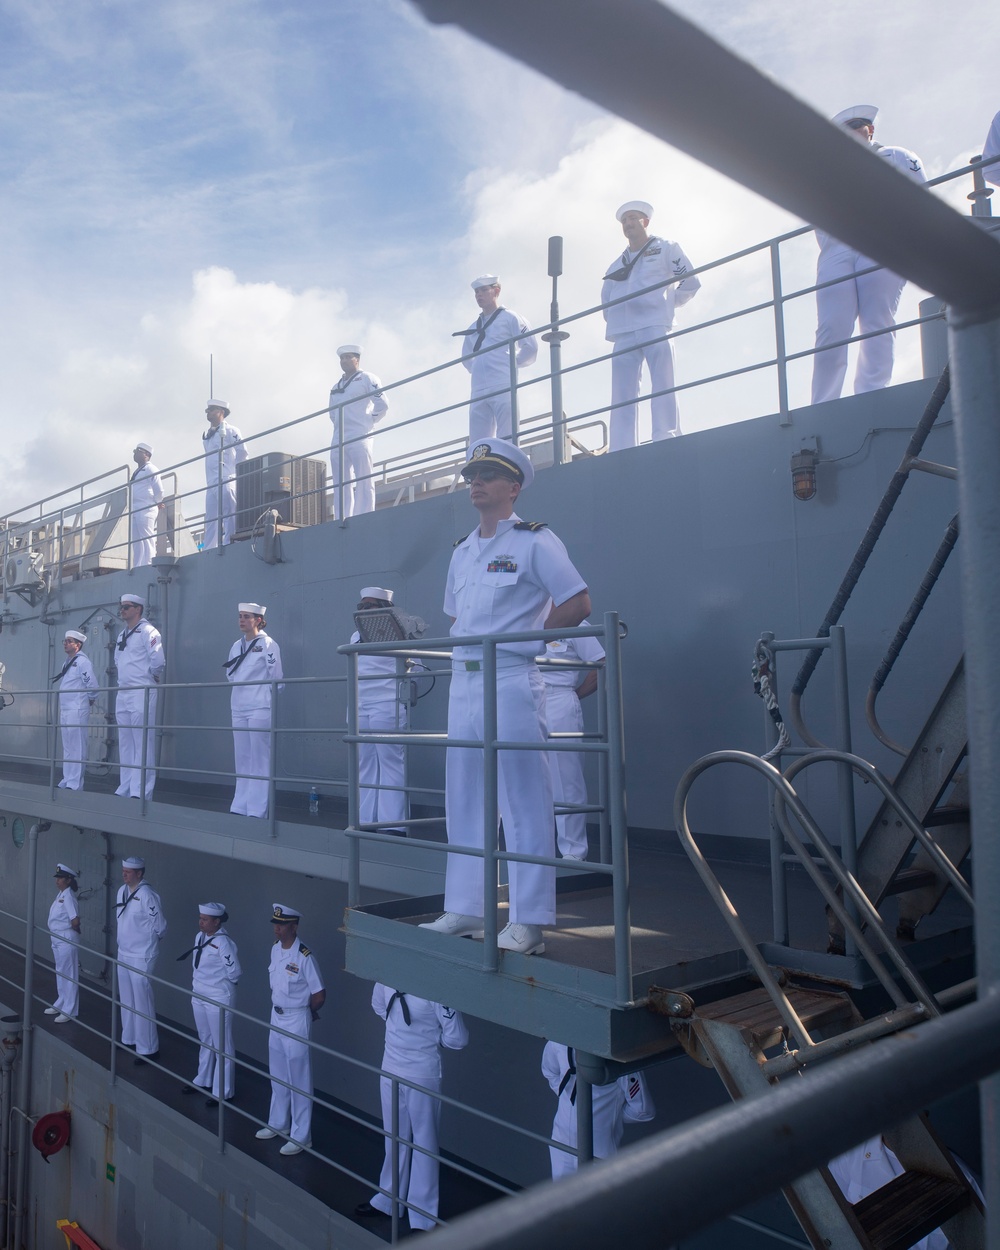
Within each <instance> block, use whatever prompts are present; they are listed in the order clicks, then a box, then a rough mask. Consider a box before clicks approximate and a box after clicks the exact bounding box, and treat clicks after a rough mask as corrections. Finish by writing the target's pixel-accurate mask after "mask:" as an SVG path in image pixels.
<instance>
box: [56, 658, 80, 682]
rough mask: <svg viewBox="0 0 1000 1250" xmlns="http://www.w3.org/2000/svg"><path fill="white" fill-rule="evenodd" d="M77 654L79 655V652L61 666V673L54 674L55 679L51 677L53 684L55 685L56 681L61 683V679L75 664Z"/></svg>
mask: <svg viewBox="0 0 1000 1250" xmlns="http://www.w3.org/2000/svg"><path fill="white" fill-rule="evenodd" d="M79 654H80V653H79V651H78V652H77V653H76V655H74V656H73V657H72V658H71V659H69V660H67V661H66V663H65V664H64V665H63V666H62V672H61V673H56V675H55V677H53V678H52V681H53V683H55V682H57V681H62V679H63V678H64V677H65V676H66V674H67V673H68V672H69V670H70V669H71V668H72V667H73V665H74V664H75V663H76V661H77V658H78V656H79Z"/></svg>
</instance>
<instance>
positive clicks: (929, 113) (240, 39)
mask: <svg viewBox="0 0 1000 1250" xmlns="http://www.w3.org/2000/svg"><path fill="white" fill-rule="evenodd" d="M541 2H544V0H540V3H541ZM678 7H679V8H681V9H682V10H683V11H685V12H687V13H688V15H689V16H691V17H692V18H694V19H695V20H697V21H699V22H700V23H701V24H702V25H703V26H704V27H705V28H706V29H708V30H709V31H710V32H711V33H713V34H714V35H715V36H716V37H717V38H719V39H720V40H722V42H724V43H726V44H728V45H729V46H731V47H735V48H738V49H739V51H740V53H741V54H742V55H744V56H746V57H748V58H749V59H751V60H753V61H754V62H755V63H756V64H758V65H760V66H761V67H762V68H764V69H765V70H767V71H768V72H770V73H772V74H774V75H775V77H777V78H778V79H779V80H780V81H781V82H783V83H784V84H785V85H787V86H788V87H789V88H790V89H791V90H793V91H794V92H796V93H797V94H799V95H801V96H802V97H803V98H805V99H807V100H808V101H810V102H811V103H813V104H814V105H815V106H816V107H817V108H819V109H820V110H822V111H824V112H833V111H835V110H836V109H838V108H840V107H842V106H843V105H844V104H849V103H853V102H855V100H856V99H866V100H867V99H871V100H873V101H874V102H876V103H879V104H881V105H882V110H883V111H882V116H881V118H880V126H879V134H878V137H879V138H880V139H882V140H884V141H885V142H896V143H901V144H903V145H904V146H908V147H912V148H914V149H916V150H917V151H918V152H919V153H920V154H921V155H922V156H923V158H924V161H925V163H926V165H927V166H928V168H929V171H930V172H931V173H932V174H936V173H940V172H943V171H944V170H945V169H947V168H949V167H950V166H953V165H955V164H957V163H959V161H961V160H963V159H965V158H966V157H967V156H968V155H969V154H971V153H972V152H975V151H978V150H979V148H980V145H981V143H982V140H983V138H984V136H985V133H986V129H987V127H988V124H989V121H990V118H991V117H992V115H993V113H994V112H995V111H996V110H997V109H998V108H1000V86H998V85H997V78H996V48H997V47H998V46H1000V16H998V6H997V5H996V4H995V3H993V2H990V3H986V2H985V0H972V2H971V3H966V4H963V5H962V6H961V8H960V9H956V10H955V16H954V17H952V18H951V20H950V21H949V22H948V23H947V24H943V23H942V20H941V6H940V3H939V0H907V3H906V4H894V5H872V4H871V3H870V0H868V2H866V3H861V2H860V0H841V2H839V3H838V2H837V0H827V2H826V3H819V2H816V3H813V2H812V0H808V2H806V0H799V3H792V4H789V3H787V0H785V2H784V3H778V2H777V0H756V2H754V0H743V2H741V3H730V2H729V0H715V2H713V0H699V2H698V3H694V2H693V0H688V2H687V3H684V4H681V5H679V6H678ZM633 37H635V32H630V31H623V38H626V39H628V38H633ZM0 91H2V100H0V105H2V108H0V188H2V196H3V202H2V212H0V264H2V272H3V276H4V292H5V299H4V300H3V303H2V308H0V332H2V335H3V346H4V352H3V358H4V387H3V392H2V395H0V406H2V407H0V419H2V421H3V429H4V431H5V452H6V460H7V463H8V466H9V468H11V469H13V477H14V480H15V483H16V485H15V486H14V487H13V488H12V489H11V491H10V493H9V494H8V497H7V502H6V506H7V507H9V506H14V505H16V504H19V503H24V502H27V501H29V500H31V499H33V498H36V497H38V496H40V495H43V494H48V493H50V492H51V491H54V490H55V489H58V488H60V487H63V486H66V485H69V484H70V483H72V482H74V481H79V480H81V479H82V478H84V477H88V476H91V475H93V474H96V473H98V472H101V471H102V470H103V469H105V468H110V467H111V466H113V465H116V464H122V463H124V462H125V461H127V459H128V455H129V451H130V449H131V447H132V446H133V445H134V442H135V441H137V440H138V439H140V438H142V439H145V440H147V441H150V442H152V443H154V445H155V446H156V460H157V461H158V462H159V463H160V464H161V465H162V464H166V463H169V462H172V461H177V460H180V459H182V458H184V457H186V456H190V455H194V454H196V452H197V443H198V436H199V434H200V432H201V429H202V428H203V426H202V422H203V409H204V401H205V398H206V396H207V381H208V356H209V353H213V354H214V357H215V376H216V393H217V394H223V395H224V396H225V397H226V398H228V399H229V401H230V403H231V404H232V406H233V419H234V420H235V421H236V423H237V424H238V425H240V426H241V428H242V429H243V432H244V434H247V433H250V432H253V431H257V430H260V429H263V428H265V426H267V425H272V424H275V423H276V422H278V421H280V420H284V419H290V418H292V417H295V416H299V415H301V414H302V413H304V412H307V411H312V410H315V409H318V408H321V407H323V406H324V404H325V402H326V400H325V394H326V391H327V390H328V388H329V385H330V383H331V382H332V381H333V380H335V378H336V376H337V372H338V371H337V368H336V361H335V359H334V356H333V348H334V346H335V345H336V344H337V343H339V342H341V341H344V340H355V341H357V340H358V339H359V338H360V339H361V340H362V341H363V342H364V343H365V346H366V356H365V360H364V364H365V365H366V366H367V367H369V368H371V369H372V370H374V371H375V372H377V373H379V374H380V375H381V377H382V379H383V381H386V382H388V381H390V380H393V379H396V378H399V377H403V376H405V375H407V374H409V373H412V372H415V371H417V370H419V369H422V368H426V367H428V366H430V365H432V364H435V363H439V362H443V361H444V360H446V359H448V358H449V357H451V356H452V355H453V354H454V350H455V340H453V339H452V338H451V337H450V333H451V331H452V330H455V329H459V328H460V327H462V326H463V325H465V324H467V323H468V322H469V321H470V320H471V319H472V317H473V315H474V314H475V311H476V309H475V306H474V304H473V302H472V297H471V292H470V291H469V288H468V282H469V279H470V278H471V277H473V276H474V275H475V274H477V273H480V272H482V271H483V270H487V269H488V270H492V271H495V272H499V273H500V274H501V276H502V278H503V281H504V299H505V302H508V303H509V304H510V305H511V306H512V307H514V308H516V309H517V310H518V311H519V312H521V313H522V314H523V315H524V316H525V317H526V318H527V319H528V320H529V321H530V322H541V321H544V320H545V317H546V313H547V306H548V280H547V279H546V277H545V241H546V239H547V237H548V235H550V234H553V233H560V234H563V235H564V236H565V239H566V278H565V280H564V282H563V292H562V303H563V309H564V311H565V312H570V311H574V310H576V309H578V308H582V307H585V306H587V305H589V304H591V303H593V302H595V301H596V299H597V296H598V290H599V277H600V273H601V272H602V271H603V269H604V267H605V266H606V265H607V263H608V261H609V260H610V259H611V257H612V256H613V255H614V254H615V252H616V251H617V250H619V249H620V247H621V238H620V234H619V233H618V227H617V225H616V223H615V222H614V219H613V212H614V209H615V207H616V206H617V204H618V203H620V202H621V201H622V200H624V199H629V198H633V197H636V196H641V197H643V198H648V199H650V200H651V201H652V202H653V203H654V204H655V205H656V206H657V215H656V217H655V218H654V222H653V228H654V229H656V230H657V231H658V232H659V233H662V234H664V235H666V236H667V237H672V238H676V239H678V240H679V241H680V242H681V243H682V244H683V246H684V247H685V249H686V250H687V252H688V253H689V255H690V256H691V257H692V259H694V260H695V262H696V263H697V262H704V261H707V260H710V259H713V258H715V257H718V256H720V255H724V254H726V253H727V252H730V251H732V250H734V249H735V248H737V247H741V246H744V245H746V244H747V243H749V242H752V241H756V240H758V239H761V238H764V237H766V236H768V235H769V234H774V233H777V232H778V231H780V230H782V229H786V228H788V227H789V226H791V225H794V224H796V223H794V222H792V221H791V220H790V219H789V218H788V217H787V215H786V214H784V213H782V212H780V211H779V210H777V209H774V208H773V207H772V206H770V205H768V204H766V203H765V202H763V201H761V200H759V199H757V198H756V197H753V196H751V195H749V194H748V193H745V192H743V191H742V190H741V189H739V188H736V187H734V186H733V185H732V184H730V183H728V182H726V180H724V179H721V178H720V177H718V176H717V175H715V174H714V173H712V172H711V171H708V170H705V169H704V168H702V167H701V166H699V165H698V164H697V163H696V162H694V161H692V160H691V159H690V158H688V157H686V156H683V155H681V154H679V153H677V152H676V151H674V150H673V149H671V148H669V147H667V146H666V145H664V144H662V143H660V142H658V141H655V140H652V139H650V138H648V137H647V136H645V135H643V134H641V133H640V132H638V131H636V130H635V129H634V128H632V127H630V126H627V125H625V124H624V123H621V122H618V121H617V120H615V119H612V118H609V117H607V116H605V115H604V114H602V113H601V112H600V111H599V110H597V109H595V108H593V107H592V106H590V105H589V104H587V103H585V102H583V101H581V100H579V99H577V98H576V97H572V96H569V95H567V94H565V93H563V92H562V91H560V90H559V89H557V88H555V87H553V86H552V85H551V84H548V83H547V82H545V81H544V80H543V79H541V78H540V77H538V76H537V75H536V74H534V73H532V72H531V71H528V70H524V69H522V68H521V67H519V66H517V65H514V64H512V63H510V62H508V61H507V60H506V59H504V58H503V57H501V56H499V55H498V54H496V53H494V52H492V51H491V50H489V49H486V48H484V47H482V46H481V45H479V44H477V43H475V42H474V41H472V40H469V39H467V38H466V37H465V36H464V35H462V34H461V33H460V32H457V31H454V30H451V29H447V28H435V27H431V26H428V25H427V24H426V23H425V22H424V21H423V19H422V18H421V16H420V15H419V14H418V13H417V12H416V11H415V10H414V9H412V8H411V7H410V6H409V5H408V4H406V3H405V0H367V2H366V3H360V2H355V0H339V2H338V3H337V4H336V5H328V4H319V3H301V2H295V0H285V2H283V3H282V4H280V5H275V4H273V3H271V4H268V3H263V2H258V0H202V2H201V3H197V4H196V3H192V2H190V0H158V3H156V4H154V5H139V4H135V3H134V2H126V0H104V2H103V3H101V2H93V3H89V4H85V5H80V4H78V3H71V2H70V0H32V2H31V3H28V2H27V0H2V2H0ZM780 141H781V137H780V136H778V135H776V136H775V142H780ZM956 203H958V204H961V199H960V196H958V197H956ZM814 257H815V249H814V247H812V245H811V244H809V243H808V241H807V242H806V243H804V244H803V245H802V246H801V248H800V249H799V250H798V251H797V252H793V253H792V254H790V256H789V267H790V272H792V273H794V274H796V275H798V276H799V277H801V281H802V284H803V285H804V284H806V283H807V282H808V280H809V270H810V268H811V266H812V264H813V263H814ZM761 281H762V278H761V275H760V274H759V273H750V272H749V271H746V272H744V271H741V272H736V271H733V273H731V274H729V275H726V274H724V273H723V274H720V275H719V277H718V278H717V279H715V280H714V284H713V286H712V288H711V289H709V286H708V284H706V289H705V290H704V291H703V292H702V294H701V295H700V296H699V300H698V302H697V303H695V304H692V305H691V306H690V308H691V313H692V315H693V312H694V310H695V309H697V310H698V312H699V316H702V317H703V316H707V315H709V314H710V312H711V311H712V310H713V309H722V308H725V307H728V306H730V305H732V304H733V301H736V300H739V299H741V298H745V297H747V298H756V297H757V295H756V293H757V292H758V291H759V290H760V289H761V286H760V284H761ZM917 294H918V293H916V292H908V293H907V296H906V297H905V299H906V300H908V301H909V302H910V305H911V306H912V305H913V304H915V301H916V298H917ZM803 303H805V301H803ZM904 307H905V305H904ZM811 317H812V312H811V309H810V310H806V309H805V308H803V309H802V310H801V316H800V321H801V325H800V326H798V333H799V336H800V338H801V341H802V345H803V346H806V345H808V339H809V337H810V335H811ZM753 340H754V333H750V332H748V333H747V334H745V335H743V336H742V337H737V338H734V339H731V340H727V341H725V342H721V341H720V342H716V343H714V344H709V343H706V345H705V346H704V348H703V349H699V348H697V347H696V346H694V345H693V343H692V345H691V346H687V345H685V346H684V347H683V348H679V354H680V364H679V368H682V367H684V366H685V360H684V356H683V352H687V362H686V364H687V366H688V367H690V368H694V367H695V364H696V363H697V365H698V368H700V369H702V370H704V371H705V372H707V371H710V370H711V368H712V366H713V364H714V365H715V367H716V368H721V367H726V365H727V363H728V362H729V361H731V360H732V359H733V358H736V357H740V356H741V355H742V354H743V353H752V351H753V350H755V346H754V342H753ZM600 341H601V334H600V329H599V326H598V325H597V323H596V321H595V322H593V323H588V324H583V325H581V326H580V327H579V328H578V329H577V330H576V331H575V334H574V340H571V344H570V345H568V347H567V355H568V357H569V358H581V357H582V355H584V354H586V353H587V352H589V351H596V350H598V349H599V347H600ZM699 351H701V356H699ZM572 353H577V355H576V356H575V357H573V356H572ZM702 356H703V357H704V359H702V358H701V357H702ZM916 368H917V362H916V353H915V347H911V348H908V347H907V346H906V345H905V344H904V343H903V342H901V344H900V367H899V374H900V376H908V373H907V371H909V375H912V374H913V371H914V370H915V369H916ZM538 371H540V370H536V372H538ZM463 388H464V378H463V377H462V376H461V375H458V374H457V373H456V374H455V376H445V377H444V378H441V379H439V380H436V381H435V382H434V383H428V384H425V385H423V386H417V387H413V388H411V389H410V390H409V391H408V392H406V393H399V394H398V396H397V400H398V402H395V404H394V409H393V415H394V416H396V417H398V418H405V417H408V416H412V415H415V414H416V413H417V412H418V411H419V410H420V407H421V405H426V406H430V405H432V404H441V403H444V402H447V401H450V400H454V401H457V400H458V399H459V398H460V397H461V395H462V393H463ZM574 388H575V389H574ZM536 390H537V391H538V392H539V395H538V400H537V403H535V401H534V400H531V399H530V397H529V405H531V404H533V405H534V407H535V409H536V410H538V411H542V410H544V409H545V407H546V405H545V403H544V402H543V397H542V395H541V388H536ZM606 390H607V381H606V378H604V376H603V375H598V374H597V373H593V374H591V375H590V376H589V377H586V376H585V375H581V376H579V377H578V378H577V379H575V380H574V384H573V387H571V388H570V389H569V391H568V396H569V398H570V400H571V402H572V404H573V405H574V407H575V410H578V411H579V410H582V409H584V408H586V407H593V406H597V405H598V404H599V403H601V402H606V395H605V392H606ZM728 404H729V400H728V399H727V398H726V397H725V396H722V397H721V398H720V399H719V400H718V401H713V400H709V399H706V400H705V401H704V402H700V401H699V399H697V398H692V400H691V401H690V402H689V403H688V402H687V401H686V406H685V409H684V411H685V413H686V414H689V416H690V420H689V428H697V426H698V425H699V424H708V423H712V422H714V421H721V420H726V419H732V417H731V416H730V415H727V414H728V412H729V408H728ZM764 410H766V404H765V408H762V409H761V411H764ZM685 419H686V420H687V419H688V418H687V416H686V417H685ZM323 420H324V419H319V420H317V421H316V422H314V423H313V426H312V428H311V429H306V430H299V431H297V432H296V433H295V434H294V435H288V436H285V437H286V441H288V442H289V449H290V450H294V451H305V450H313V449H314V448H316V447H319V446H320V445H321V444H322V442H323V441H324V440H325V439H326V438H327V434H328V427H327V426H325V425H324V424H323ZM461 426H462V418H461V417H460V416H456V417H454V418H453V419H451V420H450V421H448V420H442V421H439V422H438V423H436V424H435V426H434V427H433V428H432V429H431V430H429V431H426V432H421V433H420V434H417V433H415V432H411V433H410V434H408V435H406V436H403V435H399V436H396V438H395V441H394V442H392V444H391V446H390V442H389V440H385V441H386V448H385V450H386V451H388V450H391V447H393V446H396V445H397V444H398V445H399V446H403V445H415V444H416V443H419V441H420V440H421V439H423V440H424V441H433V440H435V439H436V438H438V437H445V436H447V435H448V434H450V433H457V432H459V430H460V428H461ZM259 449H260V450H263V447H262V446H261V447H259ZM196 480H197V474H196V473H195V475H194V476H193V477H192V478H191V481H192V482H194V481H196ZM193 510H196V509H195V508H194V507H193V506H192V508H191V509H189V511H193Z"/></svg>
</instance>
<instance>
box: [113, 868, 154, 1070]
mask: <svg viewBox="0 0 1000 1250" xmlns="http://www.w3.org/2000/svg"><path fill="white" fill-rule="evenodd" d="M145 875H146V861H145V860H143V859H141V858H140V857H139V856H138V855H131V856H129V857H128V858H127V859H123V860H122V880H123V881H124V882H125V884H124V885H123V886H122V887H121V889H120V890H119V891H118V895H117V897H116V899H115V914H116V919H117V925H118V958H119V960H121V963H119V965H118V996H119V998H120V999H121V1010H122V1045H123V1046H134V1047H135V1054H136V1060H135V1061H136V1063H142V1062H144V1060H143V1058H142V1057H143V1056H147V1057H154V1056H156V1055H158V1054H159V1052H160V1036H159V1033H158V1032H157V1028H156V1005H155V1003H154V1001H153V983H152V981H150V979H149V977H148V976H147V975H146V974H147V973H150V972H152V971H153V969H154V968H155V967H156V960H157V956H158V955H159V953H160V940H161V938H162V937H163V935H164V933H166V931H167V922H166V920H165V919H164V916H163V907H162V905H161V904H160V896H159V895H158V894H157V893H156V892H155V890H153V889H151V887H150V886H148V885H147V884H146V882H145V881H144V880H143V878H144V877H145ZM123 964H127V965H128V967H127V968H126V967H123V966H122V965H123ZM140 1012H141V1013H142V1014H141V1015H140V1014H137V1013H140Z"/></svg>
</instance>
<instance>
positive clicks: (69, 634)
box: [63, 629, 87, 643]
mask: <svg viewBox="0 0 1000 1250" xmlns="http://www.w3.org/2000/svg"><path fill="white" fill-rule="evenodd" d="M63 637H64V638H72V639H73V641H74V642H79V643H84V642H86V641H87V635H86V634H81V633H80V631H79V630H78V629H67V630H66V633H65V634H64V635H63Z"/></svg>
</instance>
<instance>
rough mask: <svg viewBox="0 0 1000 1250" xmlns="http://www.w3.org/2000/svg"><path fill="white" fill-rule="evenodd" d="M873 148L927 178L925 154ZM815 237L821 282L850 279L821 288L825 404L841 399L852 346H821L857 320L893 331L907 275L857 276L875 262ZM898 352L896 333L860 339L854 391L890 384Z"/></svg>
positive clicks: (818, 380)
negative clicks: (848, 348) (923, 159)
mask: <svg viewBox="0 0 1000 1250" xmlns="http://www.w3.org/2000/svg"><path fill="white" fill-rule="evenodd" d="M870 147H871V150H872V152H873V153H875V154H876V155H878V156H880V157H881V158H882V159H883V160H886V161H889V162H890V163H891V164H892V165H894V166H895V167H896V169H898V170H900V171H901V172H902V173H904V174H906V175H907V177H909V178H912V179H913V180H914V182H926V181H927V175H926V174H925V173H924V167H923V165H922V164H921V163H920V157H919V156H917V155H916V154H915V153H914V152H909V151H907V149H906V148H887V147H883V146H882V145H881V144H879V143H872V144H871V145H870ZM816 241H817V242H818V243H819V260H818V261H817V264H816V281H817V283H819V282H830V281H832V280H833V279H834V278H843V279H845V281H843V282H838V283H837V285H836V286H828V287H824V289H823V290H822V291H817V292H816V313H817V326H816V350H817V352H818V353H819V354H818V355H817V356H815V357H814V359H813V376H812V402H813V403H814V404H821V403H823V402H824V401H825V400H828V399H839V398H840V392H841V391H842V390H843V386H844V377H845V375H846V373H847V346H846V344H845V345H844V346H843V347H833V348H829V349H827V350H825V351H823V350H821V349H823V348H826V346H827V344H828V343H838V342H840V341H841V340H842V339H848V338H850V337H851V335H852V334H853V333H854V323H855V322H857V323H858V331H859V333H861V334H868V333H869V332H870V331H872V330H888V329H889V328H890V327H892V326H894V325H895V324H896V309H897V308H898V307H899V297H900V296H901V295H902V293H903V287H904V286H905V285H906V279H905V278H901V277H900V276H899V274H898V273H892V272H891V271H890V270H888V269H877V270H876V271H875V272H874V273H869V274H864V275H862V276H861V277H857V278H856V277H854V275H855V274H856V273H857V272H858V271H859V270H861V269H868V268H870V267H871V266H872V265H874V264H875V261H873V260H872V259H871V258H870V257H868V256H862V255H861V253H860V252H856V251H855V250H854V248H852V247H848V246H847V244H846V243H841V242H840V241H839V240H838V239H834V238H832V237H831V236H830V235H828V234H827V233H826V232H825V231H823V230H817V231H816ZM895 353H896V336H895V333H889V334H879V335H877V336H876V337H875V338H871V339H865V340H864V341H863V342H861V343H859V344H858V364H857V369H856V371H855V374H854V393H855V395H860V394H862V393H863V392H865V391H877V390H880V389H881V388H882V387H884V386H888V385H889V381H890V379H891V378H892V365H893V360H894V359H895Z"/></svg>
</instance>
